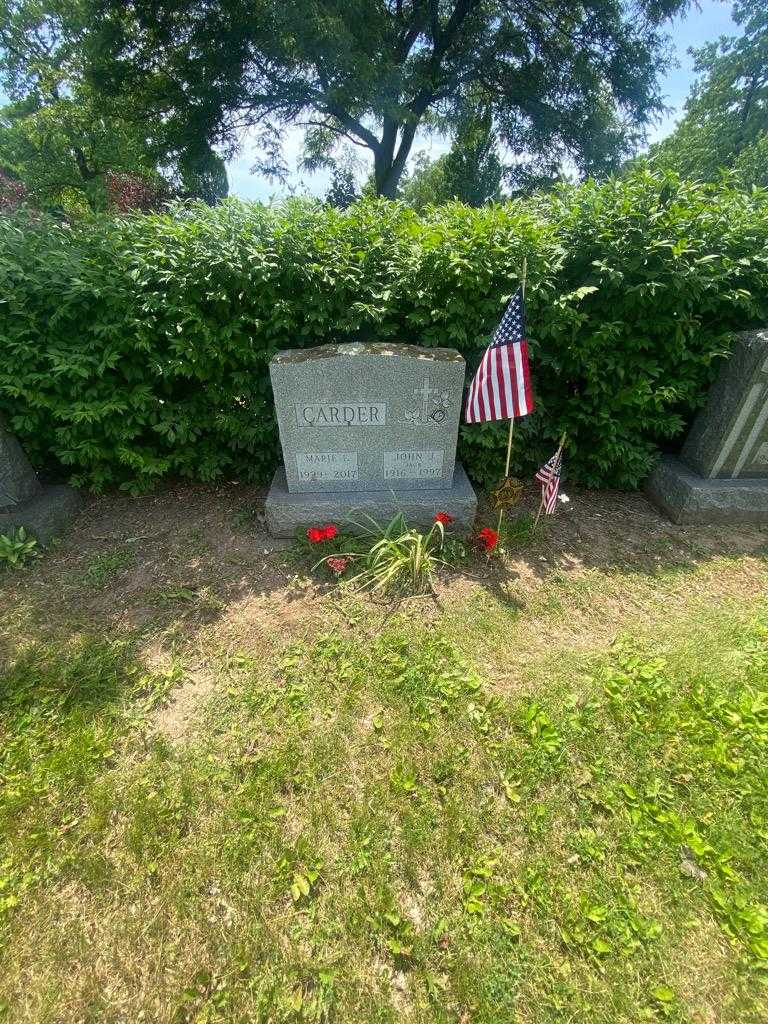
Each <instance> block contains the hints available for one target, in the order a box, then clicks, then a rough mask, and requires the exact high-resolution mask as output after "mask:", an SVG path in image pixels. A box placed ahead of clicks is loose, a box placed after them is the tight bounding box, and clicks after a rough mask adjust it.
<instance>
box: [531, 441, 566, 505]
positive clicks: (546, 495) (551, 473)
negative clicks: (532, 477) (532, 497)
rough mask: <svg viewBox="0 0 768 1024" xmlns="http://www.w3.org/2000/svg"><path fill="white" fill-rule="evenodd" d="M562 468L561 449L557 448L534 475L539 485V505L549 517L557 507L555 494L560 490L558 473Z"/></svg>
mask: <svg viewBox="0 0 768 1024" xmlns="http://www.w3.org/2000/svg"><path fill="white" fill-rule="evenodd" d="M562 468H563V449H562V447H560V448H558V449H557V451H556V452H555V454H554V455H553V456H552V458H551V459H547V461H546V462H545V463H544V465H543V466H542V467H541V469H540V470H539V471H538V473H537V474H536V479H537V480H538V481H539V483H540V484H541V504H542V508H543V509H544V513H545V515H548V516H551V515H552V513H553V512H554V511H555V505H557V492H558V491H559V490H560V473H561V471H562Z"/></svg>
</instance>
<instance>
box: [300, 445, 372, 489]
mask: <svg viewBox="0 0 768 1024" xmlns="http://www.w3.org/2000/svg"><path fill="white" fill-rule="evenodd" d="M296 471H297V473H298V474H299V480H302V481H304V482H307V481H312V480H357V479H358V476H357V452H297V453H296Z"/></svg>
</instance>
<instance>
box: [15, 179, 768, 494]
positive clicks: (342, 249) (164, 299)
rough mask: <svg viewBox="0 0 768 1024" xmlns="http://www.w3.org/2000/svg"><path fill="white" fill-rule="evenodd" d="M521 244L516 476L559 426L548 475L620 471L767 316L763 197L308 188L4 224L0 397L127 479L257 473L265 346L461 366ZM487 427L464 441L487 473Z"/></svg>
mask: <svg viewBox="0 0 768 1024" xmlns="http://www.w3.org/2000/svg"><path fill="white" fill-rule="evenodd" d="M524 255H525V256H527V257H528V268H529V289H528V312H529V331H530V339H531V360H532V370H533V376H534V387H535V392H536V401H537V408H536V411H535V413H534V414H533V415H531V416H530V417H528V418H527V419H526V420H524V421H522V423H521V424H520V429H519V434H518V443H517V445H516V462H515V465H514V471H515V472H517V473H518V474H524V473H529V472H530V471H531V470H532V469H533V467H534V466H535V464H536V463H537V462H538V461H539V460H540V459H541V458H542V457H544V456H547V455H550V454H551V451H552V450H553V449H554V447H555V443H556V439H557V437H558V436H559V435H560V433H561V432H562V431H563V430H566V429H567V430H568V434H569V438H570V446H569V451H568V455H567V459H566V462H567V469H568V472H569V474H570V476H571V478H572V479H573V478H575V479H577V480H579V481H581V482H583V483H586V484H592V485H613V486H634V485H635V484H637V483H638V481H639V480H641V479H642V477H643V476H644V475H645V473H646V472H647V471H648V469H649V467H650V466H651V465H652V463H653V460H654V457H655V454H656V451H657V448H658V445H659V443H664V442H666V441H668V440H669V439H673V438H675V437H677V436H678V435H679V434H680V433H681V431H682V429H683V427H684V425H685V422H686V420H687V419H688V418H689V417H690V415H691V413H692V412H693V411H694V410H695V409H696V408H697V406H698V405H700V404H701V401H702V399H703V395H704V392H705V389H706V386H707V384H708V383H709V381H710V380H711V378H712V375H713V370H714V368H715V364H716V361H717V358H718V357H719V356H720V355H721V354H722V353H723V352H724V351H725V350H726V349H727V346H728V340H729V334H730V332H732V331H733V330H735V329H740V328H744V327H747V326H750V325H752V324H754V323H757V322H760V321H761V320H765V319H766V316H767V314H768V193H767V192H765V191H754V192H752V193H750V194H746V193H739V192H738V191H736V190H735V189H734V188H733V187H732V186H730V185H727V184H724V185H719V186H712V185H710V186H706V185H700V184H693V183H684V182H680V181H679V180H678V179H677V178H675V177H674V176H671V175H666V176H665V175H663V174H660V173H653V172H651V171H648V170H647V169H640V170H638V171H637V172H636V173H634V174H633V175H630V176H628V177H626V178H624V179H621V180H617V181H611V182H608V183H607V184H605V185H601V186H598V185H596V184H594V183H587V184H585V185H583V186H580V187H576V188H564V189H562V190H560V191H558V192H556V193H555V194H554V195H552V196H548V197H536V198H534V199H532V200H528V201H515V202H509V203H504V204H501V205H498V206H491V207H486V208H482V209H471V208H467V207H463V206H461V205H460V204H450V205H448V206H444V207H440V208H436V209H433V210H428V211H427V212H426V213H424V214H422V215H417V214H416V213H414V212H413V211H411V210H408V209H406V208H405V207H403V206H401V205H399V204H396V203H388V202H386V201H382V200H369V201H365V202H361V203H358V204H355V205H353V206H352V207H350V208H349V209H347V210H344V211H339V210H334V209H329V208H326V207H322V206H321V205H320V204H317V203H314V202H305V201H289V202H286V203H284V204H282V205H280V206H277V207H274V208H265V207H262V206H258V205H251V204H244V203H241V202H238V201H236V200H228V201H227V202H225V203H223V204H222V205H221V206H219V207H217V208H215V209H208V208H207V207H204V206H193V207H189V208H183V207H179V208H176V209H174V210H172V211H170V212H169V213H168V214H167V215H151V216H145V215H135V216H129V217H120V218H113V219H109V218H103V217H102V218H87V219H83V220H80V221H76V222H74V223H72V224H61V223H56V222H54V221H51V220H48V219H46V218H44V217H42V218H40V217H39V218H36V219H34V220H30V219H29V217H28V216H27V215H25V214H23V213H20V214H16V215H12V216H8V217H3V218H0V414H2V413H5V414H6V415H7V417H8V418H9V419H10V423H11V425H12V427H13V429H14V430H15V431H16V432H17V433H18V435H19V436H20V437H21V439H22V441H23V442H24V444H25V445H26V447H27V449H28V451H30V453H31V455H32V456H33V458H34V459H35V461H36V462H38V463H42V462H45V461H46V460H47V459H56V460H58V461H60V462H62V463H63V464H65V465H66V466H68V467H71V472H72V475H73V482H74V483H76V484H80V485H86V486H88V487H91V488H95V489H99V488H101V487H104V486H106V485H114V484H118V485H120V486H122V487H124V488H126V489H128V490H131V491H139V490H142V489H145V488H147V487H148V486H151V484H152V483H153V481H154V480H156V479H158V478H160V477H163V476H167V475H174V476H182V477H189V478H193V479H198V480H215V479H218V478H221V477H233V476H237V477H241V478H247V479H255V480H266V479H267V478H268V476H269V474H270V472H271V471H272V469H273V467H274V466H275V464H276V463H277V461H278V459H279V445H278V440H277V430H276V424H275V418H274V413H273V406H272V394H271V388H270V385H269V375H268V369H267V368H268V363H269V360H270V358H271V357H272V356H273V355H274V353H275V352H277V351H279V350H280V349H283V348H292V347H302V346H310V345H319V344H323V343H327V342H332V341H348V340H353V339H357V338H366V339H373V340H386V339H398V340H400V341H403V342H411V343H417V344H422V345H449V346H454V347H456V348H458V349H460V350H461V351H462V352H463V353H464V355H465V356H466V358H467V362H468V374H471V373H472V372H473V371H474V368H475V366H476V365H477V362H478V360H479V358H480V355H481V353H482V350H483V348H484V346H485V345H486V344H487V341H488V336H489V333H490V332H491V331H492V330H493V328H494V327H495V325H496V323H497V322H498V319H499V317H500V315H501V312H502V309H503V306H504V302H505V300H506V298H507V296H509V294H510V293H511V292H512V291H513V290H514V288H515V286H516V283H517V282H516V275H517V271H518V268H519V267H520V265H521V263H522V259H523V256H524ZM505 435H506V424H504V423H502V424H497V425H484V426H480V427H464V428H462V431H461V438H460V455H461V457H462V458H463V460H464V462H465V465H466V466H467V468H468V470H469V471H470V473H471V474H472V475H473V476H474V477H475V478H476V479H478V480H479V481H480V482H482V483H489V482H492V481H494V480H495V479H497V478H498V477H499V475H500V471H501V466H502V464H503V457H504V443H505Z"/></svg>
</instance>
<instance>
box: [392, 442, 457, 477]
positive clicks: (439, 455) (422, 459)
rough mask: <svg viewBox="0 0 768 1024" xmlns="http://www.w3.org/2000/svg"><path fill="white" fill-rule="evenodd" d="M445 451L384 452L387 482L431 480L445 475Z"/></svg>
mask: <svg viewBox="0 0 768 1024" xmlns="http://www.w3.org/2000/svg"><path fill="white" fill-rule="evenodd" d="M444 456H445V451H444V449H442V448H441V449H440V450H439V451H426V452H419V451H404V452H384V456H383V472H384V479H385V480H430V479H436V478H437V477H441V476H442V475H443V461H444Z"/></svg>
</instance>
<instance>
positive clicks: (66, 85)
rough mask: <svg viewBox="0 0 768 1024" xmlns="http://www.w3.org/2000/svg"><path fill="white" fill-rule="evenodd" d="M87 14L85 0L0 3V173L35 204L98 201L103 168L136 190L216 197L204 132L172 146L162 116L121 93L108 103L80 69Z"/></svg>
mask: <svg viewBox="0 0 768 1024" xmlns="http://www.w3.org/2000/svg"><path fill="white" fill-rule="evenodd" d="M93 17H94V11H93V8H92V6H91V5H90V4H89V3H87V2H85V0H0V83H2V86H3V88H4V89H5V91H6V93H7V94H8V96H9V97H10V100H11V102H9V103H8V104H6V106H4V107H3V108H1V109H0V170H2V171H4V172H5V173H6V174H10V175H13V176H14V177H16V178H19V179H20V180H22V181H23V182H24V185H25V186H26V189H27V192H28V194H29V196H30V197H31V198H32V199H33V201H35V202H36V203H38V204H39V205H43V206H59V205H64V206H68V207H71V206H77V205H83V204H85V203H87V204H88V205H89V206H91V207H96V208H97V207H99V206H101V205H103V204H104V203H105V202H106V201H107V198H108V196H109V193H110V182H109V180H108V177H109V175H113V176H115V175H116V176H117V177H116V178H113V181H112V183H111V184H112V186H113V187H114V184H115V181H119V180H121V179H122V178H123V177H124V176H125V175H132V176H133V177H135V178H138V179H140V181H142V182H143V183H144V184H145V186H146V188H145V190H144V191H147V190H149V192H154V193H155V194H157V195H162V194H169V193H171V192H175V193H181V194H187V195H193V196H199V197H200V198H203V199H206V201H208V202H211V201H213V200H214V199H215V198H216V197H217V196H220V195H226V193H227V181H226V171H225V169H224V164H223V161H222V160H221V159H220V158H219V157H218V156H217V155H216V154H215V153H213V152H212V150H211V148H210V146H209V145H208V144H207V142H206V141H205V140H204V139H198V140H195V141H194V144H189V145H187V146H185V147H179V146H178V145H177V143H176V142H175V141H173V142H171V140H170V139H168V138H167V137H166V136H165V133H164V130H163V127H162V122H160V121H158V119H154V120H153V119H148V118H147V117H146V115H145V114H141V113H140V112H139V111H138V110H137V109H136V108H135V107H134V106H133V105H132V104H131V103H130V102H129V101H128V99H127V98H126V97H116V98H113V99H111V100H108V99H107V98H105V97H104V96H103V95H102V94H101V93H100V92H97V91H96V90H95V89H94V88H93V86H92V85H91V83H90V82H89V81H88V80H87V78H86V76H85V73H84V72H85V66H86V50H85V43H86V40H87V39H88V38H89V32H90V30H91V28H92V25H93Z"/></svg>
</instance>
